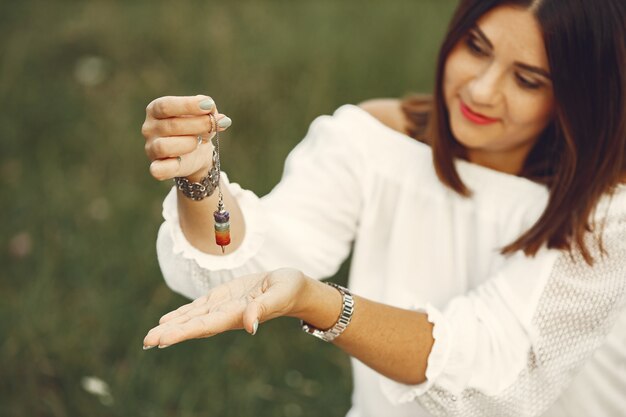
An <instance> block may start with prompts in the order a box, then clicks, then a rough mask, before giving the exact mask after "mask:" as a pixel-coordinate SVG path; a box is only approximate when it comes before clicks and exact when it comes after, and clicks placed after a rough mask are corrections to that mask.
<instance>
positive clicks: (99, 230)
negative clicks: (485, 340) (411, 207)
mask: <svg viewBox="0 0 626 417" xmlns="http://www.w3.org/2000/svg"><path fill="white" fill-rule="evenodd" d="M455 4H456V1H452V0H445V1H443V0H438V1H435V0H428V1H397V0H396V1H387V2H380V1H343V2H342V1H296V0H290V1H287V0H285V1H222V2H215V1H202V2H172V1H170V2H165V1H142V2H139V1H136V2H131V1H113V0H108V1H105V0H101V1H95V0H94V1H81V2H41V1H40V2H37V1H20V2H17V1H14V2H3V4H2V5H1V6H0V33H1V34H2V36H0V54H1V55H0V56H1V59H0V98H1V105H0V107H1V111H0V143H1V148H0V170H1V171H0V173H1V175H0V184H1V190H2V192H1V195H0V209H1V210H2V214H3V217H4V219H3V221H2V223H1V226H0V243H1V245H2V246H1V251H0V262H1V264H2V268H1V269H0V271H1V272H0V274H1V279H0V297H1V302H0V318H1V319H0V415H2V416H59V417H60V416H87V415H88V416H124V417H126V416H181V417H183V416H286V417H299V416H343V415H345V413H346V412H347V411H348V409H349V407H350V393H351V388H352V381H351V374H350V363H349V359H348V357H347V355H346V354H344V353H343V352H341V351H340V350H339V349H337V348H335V347H334V346H332V345H330V344H325V343H323V342H321V341H318V340H317V339H314V338H311V337H310V336H307V335H305V334H304V333H303V332H302V331H301V330H300V329H299V326H298V323H297V321H296V320H294V319H287V318H284V319H278V320H275V321H272V322H269V323H266V324H264V325H263V326H262V327H261V328H260V330H259V333H258V334H257V335H256V336H255V337H254V338H252V337H251V336H250V335H248V334H247V333H245V332H243V331H238V332H229V333H227V334H222V335H218V336H216V337H214V338H211V339H204V340H194V341H190V342H186V343H183V344H181V345H177V346H173V347H171V348H169V349H165V350H151V351H147V352H144V351H143V350H142V349H141V346H142V339H143V337H144V335H145V333H146V331H147V330H148V329H149V328H151V327H153V326H154V325H155V324H156V322H157V320H158V318H159V317H160V316H161V315H162V314H164V313H165V312H167V311H170V310H171V309H173V308H176V307H178V306H179V305H181V304H183V303H186V302H187V300H186V299H184V298H183V297H181V296H179V295H177V294H175V293H173V292H171V291H170V290H169V289H168V288H167V287H166V285H165V284H164V282H163V280H162V277H161V273H160V270H159V267H158V263H157V259H156V250H155V240H156V233H157V230H158V227H159V225H160V223H161V222H162V218H161V203H162V199H163V197H164V196H165V194H166V193H167V191H168V189H169V187H170V186H171V181H166V182H163V183H160V182H158V181H156V180H155V179H153V178H152V177H151V176H150V174H149V172H148V166H149V161H148V160H147V158H146V156H145V154H144V149H143V146H144V139H143V137H142V136H141V133H140V129H141V125H142V123H143V120H144V117H145V107H146V105H147V104H148V103H149V102H150V101H151V100H152V99H154V98H156V97H159V96H163V95H195V94H208V95H211V96H212V97H213V98H214V99H215V100H216V102H217V104H218V107H219V110H220V111H221V112H222V113H225V114H227V115H228V116H229V117H231V119H232V120H233V125H232V126H231V127H230V129H229V130H228V131H227V132H226V133H225V134H223V135H222V136H221V137H222V139H223V140H222V141H220V142H221V147H222V153H221V156H222V169H223V170H224V171H226V172H228V174H229V178H230V180H231V181H232V182H238V183H239V184H241V185H242V186H243V187H244V188H247V189H250V190H253V191H254V192H255V193H256V194H257V195H264V194H265V193H267V192H269V191H270V190H271V188H272V187H273V186H274V185H275V184H276V183H277V182H278V180H279V179H280V176H281V174H282V169H283V162H284V159H285V157H286V156H287V153H288V152H289V151H290V150H291V149H292V148H293V147H294V146H295V145H296V144H297V143H298V142H299V141H300V140H301V139H302V138H303V137H304V135H305V133H306V131H307V129H308V126H309V124H310V123H311V121H312V120H313V119H314V118H315V117H317V116H319V115H321V114H331V113H332V112H333V111H334V110H335V109H336V108H337V107H339V106H340V105H342V104H345V103H353V104H356V103H358V102H360V101H363V100H366V99H369V98H375V97H400V96H402V95H404V94H406V93H408V92H429V91H430V90H431V88H432V84H433V74H434V65H435V58H436V53H437V49H438V46H439V43H440V40H441V38H442V36H443V33H444V30H445V28H446V25H447V22H448V20H449V18H450V16H451V13H452V10H453V8H454V6H455ZM348 262H349V260H347V261H346V263H344V265H343V267H342V269H341V270H340V272H339V273H338V274H337V276H335V277H333V280H335V281H337V282H344V283H345V279H346V274H347V271H348Z"/></svg>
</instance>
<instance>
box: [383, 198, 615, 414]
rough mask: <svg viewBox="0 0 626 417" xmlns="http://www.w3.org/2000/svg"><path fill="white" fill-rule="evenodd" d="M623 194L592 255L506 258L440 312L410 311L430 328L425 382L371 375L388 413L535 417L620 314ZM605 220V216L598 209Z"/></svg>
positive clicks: (553, 252) (554, 253)
mask: <svg viewBox="0 0 626 417" xmlns="http://www.w3.org/2000/svg"><path fill="white" fill-rule="evenodd" d="M625 194H626V193H624V192H622V193H621V195H616V196H615V199H614V201H613V202H612V205H611V210H610V215H609V214H607V215H606V217H603V218H604V219H605V220H606V222H605V229H604V233H603V245H604V248H605V249H606V251H607V255H606V256H601V254H600V252H599V250H598V248H597V244H596V243H595V240H593V239H592V238H591V236H587V244H588V245H589V246H588V247H589V248H590V249H592V251H593V252H595V253H593V256H594V259H595V264H594V265H593V266H592V267H590V266H589V265H588V264H586V263H585V262H584V261H583V259H582V257H581V256H580V255H574V256H573V257H572V256H570V255H569V253H567V252H563V251H557V250H544V251H543V252H540V253H539V254H537V256H535V257H534V258H529V257H526V256H524V255H523V254H521V255H514V256H513V257H512V258H510V259H509V260H508V261H507V263H506V265H505V267H504V268H503V269H502V270H500V271H499V272H498V273H497V274H496V275H495V276H494V277H492V278H491V279H489V280H487V281H486V282H485V283H484V284H483V285H482V286H480V287H478V288H476V289H474V290H473V291H471V292H469V293H467V294H464V295H462V296H458V297H456V298H453V299H451V300H450V302H449V303H448V304H447V305H446V306H445V308H444V309H443V311H439V310H438V309H436V308H434V307H433V306H432V305H426V306H424V307H420V306H414V308H415V309H416V310H420V311H423V312H426V313H427V314H428V317H429V321H431V322H432V323H434V330H433V335H434V338H435V343H434V345H433V348H432V350H431V353H430V356H429V358H428V366H427V371H426V377H427V380H426V381H425V382H423V383H421V384H419V385H414V386H411V385H404V384H400V383H397V382H395V381H392V380H390V379H388V378H385V377H383V376H380V381H379V382H380V384H381V389H382V391H383V392H384V394H385V395H386V397H387V398H388V399H389V401H390V402H392V403H393V404H402V403H406V402H409V401H418V402H419V403H420V404H421V405H422V406H424V407H425V408H426V409H428V410H429V411H430V412H431V413H433V414H434V415H437V416H465V417H466V416H470V417H471V416H498V417H505V416H538V415H541V414H542V413H543V412H545V411H546V410H547V408H548V407H549V406H550V405H551V404H552V403H553V402H554V401H555V400H556V399H557V397H558V396H559V395H560V394H561V393H562V392H563V390H564V389H565V388H566V387H567V385H568V384H569V382H570V381H571V380H572V378H573V376H574V375H575V374H576V373H577V371H578V370H579V369H580V368H581V366H582V365H583V364H584V362H585V361H587V360H588V359H589V358H590V356H591V355H592V353H593V352H594V350H595V349H596V348H598V347H599V346H600V345H601V344H602V343H603V341H604V340H605V337H606V336H607V334H608V333H609V331H610V330H611V328H612V327H613V325H614V323H615V322H616V320H617V318H618V315H619V313H620V311H621V310H622V309H623V308H624V307H625V305H626V195H625ZM607 212H608V210H607Z"/></svg>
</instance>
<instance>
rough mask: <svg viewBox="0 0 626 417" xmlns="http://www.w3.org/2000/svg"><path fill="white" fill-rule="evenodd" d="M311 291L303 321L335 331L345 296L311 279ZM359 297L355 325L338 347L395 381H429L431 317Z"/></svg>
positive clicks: (306, 297)
mask: <svg viewBox="0 0 626 417" xmlns="http://www.w3.org/2000/svg"><path fill="white" fill-rule="evenodd" d="M306 288H307V290H306V291H305V295H304V296H303V304H302V306H303V307H302V310H301V311H299V312H298V318H300V319H302V320H304V321H306V322H307V323H310V324H312V325H313V326H315V327H317V328H320V329H328V328H330V327H332V325H333V324H334V323H335V322H336V321H337V318H338V317H339V314H340V312H341V305H342V297H341V294H340V293H339V291H337V290H336V289H335V288H332V287H330V286H329V285H326V284H324V283H323V282H320V281H317V280H313V279H310V278H307V286H306ZM353 298H354V304H355V305H354V313H353V315H352V320H351V322H350V324H349V325H348V327H347V328H346V330H345V331H344V332H343V333H342V334H341V335H340V336H339V337H337V338H336V339H335V340H334V341H333V343H334V344H335V345H336V346H338V347H339V348H341V349H342V350H344V351H345V352H346V353H348V354H349V355H351V356H353V357H355V358H357V359H358V360H360V361H361V362H363V363H364V364H366V365H367V366H369V367H370V368H372V369H374V370H375V371H377V372H379V373H380V374H382V375H385V376H386V377H388V378H390V379H393V380H395V381H398V382H401V383H405V384H409V385H412V384H418V383H421V382H424V381H425V380H426V365H427V362H428V355H429V354H430V351H431V348H432V345H433V343H434V339H433V336H432V330H433V325H432V323H430V322H429V321H428V320H427V317H426V314H424V313H419V312H415V311H411V310H404V309H401V308H397V307H392V306H389V305H385V304H381V303H377V302H374V301H371V300H368V299H366V298H363V297H359V296H358V295H353Z"/></svg>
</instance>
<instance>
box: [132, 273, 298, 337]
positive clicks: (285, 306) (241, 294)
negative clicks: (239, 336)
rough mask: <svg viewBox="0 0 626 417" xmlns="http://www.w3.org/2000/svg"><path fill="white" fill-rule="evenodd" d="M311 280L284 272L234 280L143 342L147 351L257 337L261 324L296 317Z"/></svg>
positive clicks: (163, 322) (169, 318) (172, 316)
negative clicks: (234, 334) (233, 335)
mask: <svg viewBox="0 0 626 417" xmlns="http://www.w3.org/2000/svg"><path fill="white" fill-rule="evenodd" d="M310 280H311V278H308V277H306V276H305V275H304V274H302V272H300V271H299V270H297V269H293V268H281V269H277V270H275V271H272V272H261V273H256V274H250V275H244V276H241V277H239V278H235V279H233V280H230V281H228V282H226V283H225V284H222V285H220V286H218V287H215V288H213V289H212V290H210V291H209V292H208V293H207V294H206V295H205V296H202V297H200V298H198V299H196V300H194V301H193V302H191V303H189V304H185V305H183V306H182V307H180V308H178V309H177V310H174V311H172V312H170V313H168V314H166V315H164V316H163V317H161V319H160V320H159V325H158V326H156V327H154V328H153V329H152V330H150V331H149V332H148V334H147V335H146V337H145V338H144V341H143V345H144V349H149V348H151V347H154V346H159V347H166V346H170V345H173V344H175V343H179V342H182V341H184V340H188V339H197V338H203V337H210V336H214V335H216V334H218V333H222V332H225V331H227V330H235V329H242V328H243V329H245V330H246V331H247V332H248V333H250V334H255V333H256V329H257V326H258V324H259V323H262V322H264V321H268V320H271V319H273V318H276V317H281V316H290V317H297V316H298V315H299V314H300V312H301V309H302V308H303V306H304V302H305V300H304V295H305V294H306V292H307V291H306V289H307V282H308V281H310Z"/></svg>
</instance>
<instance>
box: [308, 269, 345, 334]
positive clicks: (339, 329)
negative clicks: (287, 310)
mask: <svg viewBox="0 0 626 417" xmlns="http://www.w3.org/2000/svg"><path fill="white" fill-rule="evenodd" d="M325 283H326V284H328V285H330V286H331V287H335V288H337V289H338V290H339V292H340V293H341V295H342V296H343V307H342V309H341V315H340V316H339V320H337V323H335V325H334V326H333V327H331V328H330V329H328V330H320V329H316V328H315V327H313V326H311V325H310V324H308V323H306V322H304V321H303V320H300V325H301V326H302V330H304V331H305V332H306V333H308V334H310V335H313V336H315V337H318V338H320V339H322V340H323V341H325V342H332V341H333V340H334V339H335V338H336V337H337V336H339V335H340V334H341V333H343V331H344V330H346V327H348V324H350V320H351V319H352V314H353V313H354V300H353V299H352V293H350V290H348V289H347V288H345V287H342V286H341V285H338V284H335V283H334V282H327V281H326V282H325Z"/></svg>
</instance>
